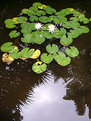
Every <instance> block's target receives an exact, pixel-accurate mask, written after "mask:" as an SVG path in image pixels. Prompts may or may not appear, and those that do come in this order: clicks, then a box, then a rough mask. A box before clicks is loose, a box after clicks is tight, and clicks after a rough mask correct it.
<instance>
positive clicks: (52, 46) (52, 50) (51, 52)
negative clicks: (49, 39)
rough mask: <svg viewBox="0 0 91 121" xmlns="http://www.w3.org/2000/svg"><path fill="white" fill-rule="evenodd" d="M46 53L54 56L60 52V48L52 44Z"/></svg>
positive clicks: (47, 47) (48, 46)
mask: <svg viewBox="0 0 91 121" xmlns="http://www.w3.org/2000/svg"><path fill="white" fill-rule="evenodd" d="M46 51H47V52H48V53H50V54H54V53H56V52H58V46H57V45H55V44H52V45H50V44H49V45H47V46H46Z"/></svg>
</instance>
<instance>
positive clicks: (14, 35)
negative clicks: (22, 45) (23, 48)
mask: <svg viewBox="0 0 91 121" xmlns="http://www.w3.org/2000/svg"><path fill="white" fill-rule="evenodd" d="M19 35H20V32H17V31H16V30H13V31H11V32H10V33H9V36H10V37H11V38H16V37H18V36H19Z"/></svg>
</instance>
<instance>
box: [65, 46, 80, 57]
mask: <svg viewBox="0 0 91 121" xmlns="http://www.w3.org/2000/svg"><path fill="white" fill-rule="evenodd" d="M65 52H66V54H67V55H68V56H70V57H72V58H74V57H76V56H78V55H79V51H78V49H77V48H76V47H74V46H70V48H66V49H65Z"/></svg>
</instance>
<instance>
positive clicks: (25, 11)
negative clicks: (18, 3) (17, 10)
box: [21, 8, 29, 14]
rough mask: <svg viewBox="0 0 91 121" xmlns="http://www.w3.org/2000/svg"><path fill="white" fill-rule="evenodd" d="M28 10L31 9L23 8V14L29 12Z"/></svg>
mask: <svg viewBox="0 0 91 121" xmlns="http://www.w3.org/2000/svg"><path fill="white" fill-rule="evenodd" d="M28 10H29V9H27V8H24V9H22V11H21V12H22V13H23V14H27V12H28Z"/></svg>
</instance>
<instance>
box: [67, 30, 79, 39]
mask: <svg viewBox="0 0 91 121" xmlns="http://www.w3.org/2000/svg"><path fill="white" fill-rule="evenodd" d="M67 35H68V36H71V37H72V38H77V37H78V36H79V35H80V33H79V32H78V31H76V30H70V32H68V33H67Z"/></svg>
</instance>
